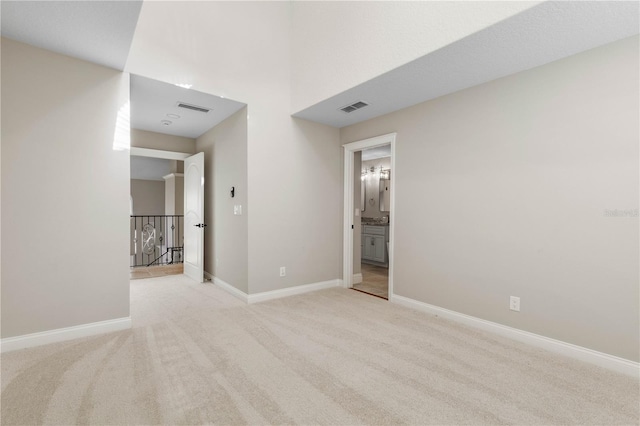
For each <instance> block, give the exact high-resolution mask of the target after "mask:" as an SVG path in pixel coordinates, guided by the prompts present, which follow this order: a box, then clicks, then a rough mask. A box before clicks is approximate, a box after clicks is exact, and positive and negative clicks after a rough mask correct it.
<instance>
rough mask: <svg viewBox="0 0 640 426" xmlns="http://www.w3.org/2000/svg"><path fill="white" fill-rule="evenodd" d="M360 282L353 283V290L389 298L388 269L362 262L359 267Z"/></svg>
mask: <svg viewBox="0 0 640 426" xmlns="http://www.w3.org/2000/svg"><path fill="white" fill-rule="evenodd" d="M360 271H361V272H362V282H361V283H358V284H354V285H353V289H354V290H358V291H361V292H364V293H369V294H372V295H374V296H378V297H382V298H383V299H388V298H389V269H388V268H383V267H381V266H375V265H369V264H367V263H363V264H362V265H361V267H360Z"/></svg>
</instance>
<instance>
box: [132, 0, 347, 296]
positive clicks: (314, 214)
mask: <svg viewBox="0 0 640 426" xmlns="http://www.w3.org/2000/svg"><path fill="white" fill-rule="evenodd" d="M167 28H180V29H181V36H180V37H175V34H174V33H172V32H171V31H167ZM238 28H251V31H240V32H239V31H238V30H237V29H238ZM229 34H233V37H229ZM256 34H262V35H265V36H264V37H256ZM185 39H188V40H190V41H191V42H190V48H189V49H187V50H185V49H184V43H183V42H182V40H185ZM291 39H292V32H291V5H290V4H289V3H288V2H145V3H144V4H143V6H142V11H141V14H140V18H139V19H138V26H137V29H136V34H135V37H134V40H133V44H132V46H131V52H130V55H129V60H128V63H127V68H128V71H130V72H132V73H135V74H138V75H143V76H145V77H149V78H154V79H157V80H160V81H166V82H170V83H178V82H184V81H183V80H184V78H185V77H184V76H189V80H190V81H189V83H191V84H193V87H192V89H194V90H199V91H202V92H206V93H212V94H214V95H219V96H225V97H227V98H230V99H236V100H238V101H241V102H244V103H246V104H247V105H248V110H247V114H248V118H247V121H248V123H247V161H248V163H247V175H248V176H247V197H248V198H247V199H248V200H251V205H250V208H247V209H246V210H245V214H246V215H247V220H248V224H247V225H248V239H249V242H248V259H249V261H248V270H249V274H248V287H247V290H248V292H249V293H257V292H262V291H269V290H277V289H282V288H287V287H293V286H298V285H303V284H309V283H315V282H320V281H327V280H334V279H337V278H339V277H340V274H341V253H340V247H341V242H342V233H341V225H340V224H341V222H342V207H341V206H342V177H341V176H342V163H341V148H340V145H339V131H338V129H334V128H330V127H327V126H323V125H319V124H315V123H309V122H305V121H304V120H294V119H292V118H291V117H290V113H291V73H290V64H291ZM220 40H224V41H225V42H224V43H220ZM159 46H160V48H159ZM220 64H224V66H220ZM178 80H182V81H178ZM225 191H227V189H225ZM280 266H285V267H286V268H287V276H286V277H280V276H279V268H280ZM208 267H210V266H208Z"/></svg>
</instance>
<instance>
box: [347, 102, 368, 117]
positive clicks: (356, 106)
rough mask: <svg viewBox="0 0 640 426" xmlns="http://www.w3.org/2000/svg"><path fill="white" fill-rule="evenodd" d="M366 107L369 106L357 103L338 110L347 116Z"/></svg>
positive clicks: (364, 103)
mask: <svg viewBox="0 0 640 426" xmlns="http://www.w3.org/2000/svg"><path fill="white" fill-rule="evenodd" d="M368 105H369V104H368V103H366V102H363V101H358V102H356V103H353V104H351V105H347V106H344V107H342V108H340V111H344V112H346V113H347V114H348V113H350V112H353V111H355V110H358V109H360V108H364V107H366V106H368Z"/></svg>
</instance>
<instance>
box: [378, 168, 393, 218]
mask: <svg viewBox="0 0 640 426" xmlns="http://www.w3.org/2000/svg"><path fill="white" fill-rule="evenodd" d="M379 185H380V186H379V188H380V196H379V200H380V211H381V212H388V211H389V209H390V205H391V197H390V190H391V170H382V171H381V172H380V184H379Z"/></svg>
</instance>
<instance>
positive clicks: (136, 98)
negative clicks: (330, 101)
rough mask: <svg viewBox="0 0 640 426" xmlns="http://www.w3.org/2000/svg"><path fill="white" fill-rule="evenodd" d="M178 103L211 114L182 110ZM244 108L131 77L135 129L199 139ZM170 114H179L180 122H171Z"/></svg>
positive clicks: (226, 101)
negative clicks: (163, 122)
mask: <svg viewBox="0 0 640 426" xmlns="http://www.w3.org/2000/svg"><path fill="white" fill-rule="evenodd" d="M178 102H186V103H188V104H191V105H197V106H202V107H206V108H210V109H211V111H209V112H208V113H202V112H198V111H192V110H188V109H184V108H179V107H178V106H177V103H178ZM244 106H245V104H243V103H240V102H236V101H233V100H231V99H224V98H221V97H218V96H213V95H209V94H207V93H202V92H198V91H196V90H190V89H184V88H182V87H178V86H175V85H173V84H168V83H163V82H161V81H157V80H152V79H149V78H145V77H140V76H137V75H131V127H132V128H134V129H140V130H147V131H150V132H156V133H165V134H168V135H174V136H184V137H187V138H197V137H198V136H200V135H202V134H203V133H205V132H206V131H207V130H209V129H211V128H212V127H214V126H215V125H217V124H218V123H220V122H222V121H223V120H225V119H226V118H227V117H229V116H231V115H232V114H233V113H235V112H236V111H239V110H240V109H241V108H242V107H244ZM167 114H177V115H179V116H180V118H178V119H176V118H171V117H168V116H167ZM162 120H169V121H171V124H170V125H169V126H165V125H163V124H162V123H161V121H162Z"/></svg>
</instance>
